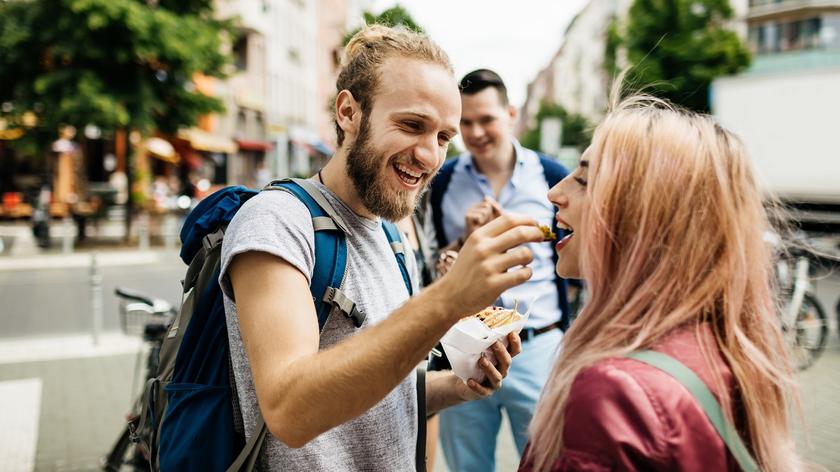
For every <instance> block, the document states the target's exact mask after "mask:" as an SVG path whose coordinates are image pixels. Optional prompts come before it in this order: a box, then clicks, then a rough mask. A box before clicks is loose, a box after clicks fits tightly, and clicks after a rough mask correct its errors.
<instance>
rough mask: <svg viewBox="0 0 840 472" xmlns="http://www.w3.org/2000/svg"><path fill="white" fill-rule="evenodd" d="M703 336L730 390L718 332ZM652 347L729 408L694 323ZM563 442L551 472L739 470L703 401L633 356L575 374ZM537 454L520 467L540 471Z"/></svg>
mask: <svg viewBox="0 0 840 472" xmlns="http://www.w3.org/2000/svg"><path fill="white" fill-rule="evenodd" d="M703 335H704V340H703V342H704V344H705V345H706V346H707V347H708V349H709V351H710V352H712V355H713V356H715V364H717V367H718V369H719V371H720V372H721V375H722V378H723V383H724V385H725V386H726V387H727V390H728V392H727V394H728V395H729V394H731V392H732V389H733V377H732V373H731V372H730V370H729V368H728V367H727V366H726V364H725V363H724V361H723V359H722V358H721V357H720V353H719V351H718V349H717V347H716V346H715V343H714V340H713V339H712V334H711V331H710V330H708V329H706V330H705V331H704V332H703ZM653 349H654V350H656V351H660V352H663V353H665V354H668V355H670V356H672V357H674V358H676V359H677V360H679V361H680V362H682V363H683V364H685V365H686V366H687V367H689V368H690V369H691V370H693V371H694V372H695V373H696V374H697V375H698V376H699V377H700V379H701V380H703V382H704V383H705V384H706V385H707V386H708V387H709V389H710V390H711V391H712V393H714V395H715V397H716V398H717V399H718V402H720V403H721V405H723V402H721V396H720V393H721V392H719V391H718V389H717V388H716V387H715V384H714V381H713V377H712V371H711V368H710V366H709V365H707V363H706V362H705V360H704V359H703V355H702V353H701V352H700V347H699V344H698V342H697V337H696V336H695V334H694V329H693V328H692V329H682V330H679V331H676V332H675V333H674V334H672V335H669V336H668V337H666V338H665V339H664V340H663V341H661V342H660V343H658V344H656V345H655V346H653ZM736 418H737V417H736ZM742 425H743V420H736V428H737V429H738V430H739V433H740V434H741V437H742V438H743V439H744V440H745V442H747V439H748V438H746V437H745V435H744V433H743V428H742V427H740V426H742ZM563 444H564V450H563V452H562V453H561V456H560V457H559V458H558V459H557V460H556V462H555V463H554V466H553V468H552V469H551V470H552V471H611V470H644V471H654V470H662V471H671V470H681V471H709V470H714V471H727V470H731V471H737V470H740V469H739V468H738V463H737V462H736V461H735V458H734V457H732V455H731V454H730V453H729V451H728V450H727V448H726V446H725V445H724V443H723V441H722V440H721V439H720V436H719V435H718V433H717V432H716V431H715V429H714V426H712V423H711V422H710V421H709V419H708V418H707V417H706V414H705V413H704V412H703V410H702V408H701V407H700V404H699V403H698V402H697V401H696V400H695V399H694V397H693V396H692V395H691V394H690V393H689V392H688V391H687V390H686V389H685V388H684V387H683V386H682V384H681V383H679V382H677V381H676V380H675V379H674V378H673V377H671V376H670V375H669V374H667V373H665V372H663V371H661V370H659V369H657V368H655V367H652V366H650V365H647V364H645V363H642V362H641V361H637V360H634V359H627V358H610V359H604V360H602V361H600V362H598V363H596V364H594V365H592V366H591V367H588V368H586V369H584V370H583V371H582V372H581V373H580V374H579V375H578V376H577V377H576V378H575V381H574V384H573V385H572V390H571V392H570V396H569V400H568V402H567V404H566V419H565V424H564V427H563ZM747 447H749V444H748V442H747ZM530 452H531V451H530V446H529V448H528V450H526V451H525V454H524V455H523V459H522V463H521V464H520V466H519V470H520V472H523V471H525V472H530V471H532V470H533V469H532V463H531V462H532V461H531V458H530Z"/></svg>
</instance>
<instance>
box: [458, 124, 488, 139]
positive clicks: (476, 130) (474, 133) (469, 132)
mask: <svg viewBox="0 0 840 472" xmlns="http://www.w3.org/2000/svg"><path fill="white" fill-rule="evenodd" d="M463 128H465V129H464V130H462V131H461V132H462V133H464V135H465V136H466V137H467V138H480V137H482V136H484V127H482V126H481V125H479V124H478V123H473V124H471V125H466V126H463Z"/></svg>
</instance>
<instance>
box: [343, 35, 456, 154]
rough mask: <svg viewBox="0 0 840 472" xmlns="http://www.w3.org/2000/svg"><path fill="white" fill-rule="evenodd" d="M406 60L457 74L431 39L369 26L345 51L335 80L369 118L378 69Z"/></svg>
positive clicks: (447, 57) (444, 54) (352, 39)
mask: <svg viewBox="0 0 840 472" xmlns="http://www.w3.org/2000/svg"><path fill="white" fill-rule="evenodd" d="M391 57H404V58H410V59H417V60H420V61H426V62H429V63H432V64H437V65H440V66H442V67H443V68H445V69H446V70H448V71H449V72H450V73H451V74H454V73H455V71H454V70H453V68H452V64H451V63H450V61H449V56H448V55H447V54H446V52H444V51H443V49H441V48H440V46H438V45H437V44H436V43H435V42H434V41H432V40H431V39H429V37H428V36H426V35H425V34H422V33H417V32H414V31H411V30H409V29H407V28H405V27H404V26H395V27H388V26H383V25H376V24H374V25H368V26H366V27H364V28H362V29H361V30H360V31H359V32H358V33H356V34H355V35H353V37H352V38H351V39H350V42H348V43H347V46H345V48H344V55H343V57H342V59H341V71H340V72H339V74H338V80H336V84H335V86H336V89H337V91H338V92H341V91H342V90H348V91H349V92H350V93H351V94H353V98H354V99H355V100H356V101H357V102H359V104H360V106H361V108H362V113H364V115H365V116H370V110H371V109H372V108H373V101H374V97H375V96H376V92H377V88H378V87H379V76H380V74H379V68H380V67H381V66H382V64H383V63H384V62H385V60H386V59H389V58H391ZM335 132H336V136H337V141H338V145H339V146H341V144H342V143H343V142H344V130H342V129H341V127H340V126H338V122H337V121H336V123H335Z"/></svg>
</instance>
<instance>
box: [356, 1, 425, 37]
mask: <svg viewBox="0 0 840 472" xmlns="http://www.w3.org/2000/svg"><path fill="white" fill-rule="evenodd" d="M364 18H365V24H366V25H374V24H376V25H384V26H392V27H393V26H404V27H406V28H408V29H409V30H411V31H416V32H418V33H422V32H423V28H421V27H420V25H418V24H417V23H416V22H415V21H414V19H413V18H411V15H410V14H409V13H408V11H407V10H406V9H405V8H403V7H401V6H400V5H395V6H393V7H391V8H389V9H387V10H384V11H383V12H382V13H379V14H378V15H377V14H375V13H372V12H369V11H366V12H364ZM360 30H361V28H356V29H354V30H352V31H350V32H348V33H347V34H346V35H345V36H344V44H345V45H346V44H347V43H349V42H350V38H352V37H353V35H355V34H356V33H358V32H359V31H360Z"/></svg>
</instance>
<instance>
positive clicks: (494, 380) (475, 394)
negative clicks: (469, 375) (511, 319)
mask: <svg viewBox="0 0 840 472" xmlns="http://www.w3.org/2000/svg"><path fill="white" fill-rule="evenodd" d="M507 339H508V347H507V349H505V347H504V345H502V343H501V342H499V341H496V342H495V343H493V345H492V346H491V347H490V349H491V350H492V351H493V355H494V356H495V357H496V363H495V365H494V364H493V363H492V362H490V359H488V358H487V357H486V356H484V355H482V356H481V359H479V360H478V365H479V366H480V367H481V370H483V371H484V374H485V375H486V376H487V378H486V379H485V380H484V382H481V383H478V382H476V381H475V379H469V380H468V381H467V383H464V382H462V381H461V379H458V378H457V377H456V382H457V384H456V387H455V388H456V392H457V394H458V397H459V398H461V399H463V400H464V401H469V400H478V399H480V398H484V397H489V396H490V395H492V394H493V393H494V392H495V391H496V390H498V389H500V388H501V387H502V380H503V379H504V378H505V377H507V374H508V371H509V370H510V364H511V362H512V360H513V357H515V356H516V355H517V354H519V353H520V352H521V351H522V341H521V340H520V339H519V334H518V333H510V334H508V338H507Z"/></svg>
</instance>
